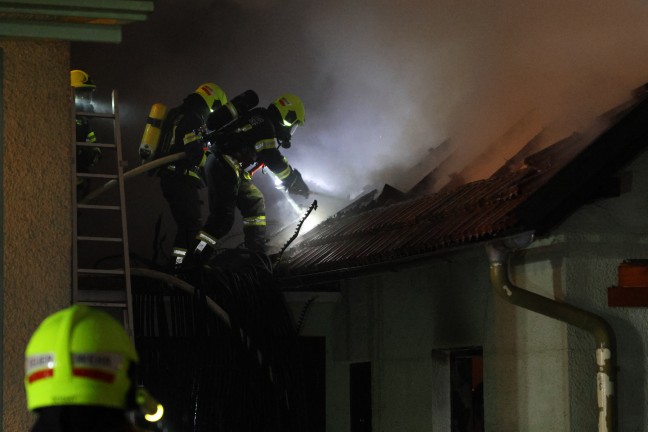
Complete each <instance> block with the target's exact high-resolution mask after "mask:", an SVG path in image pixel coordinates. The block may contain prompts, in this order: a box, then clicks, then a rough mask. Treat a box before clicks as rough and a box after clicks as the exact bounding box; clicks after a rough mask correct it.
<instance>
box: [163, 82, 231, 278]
mask: <svg viewBox="0 0 648 432" xmlns="http://www.w3.org/2000/svg"><path fill="white" fill-rule="evenodd" d="M226 103H227V96H226V95H225V92H224V91H223V90H222V89H221V88H220V87H219V86H217V85H216V84H214V83H205V84H201V85H200V86H199V87H198V88H197V89H196V90H195V91H194V92H193V93H191V94H190V95H188V96H187V97H186V98H185V99H184V101H183V102H182V105H180V106H178V107H176V108H173V109H171V110H170V111H169V113H168V114H167V116H166V119H165V120H164V123H163V126H162V132H161V137H160V143H159V145H158V147H157V150H156V151H157V153H158V156H157V157H162V156H166V155H169V154H172V153H178V152H184V153H185V155H186V159H182V160H179V161H176V162H173V163H171V164H169V165H166V166H164V167H162V168H160V169H159V170H158V175H159V177H160V187H161V188H162V194H163V195H164V198H165V199H166V200H167V202H168V203H169V208H170V210H171V214H172V216H173V219H174V221H175V223H176V226H177V232H176V236H175V240H174V243H173V251H172V257H173V263H174V266H180V265H181V264H182V260H183V258H184V257H185V255H186V253H187V250H188V249H189V248H190V247H195V245H196V243H197V241H196V240H195V238H196V235H197V234H198V232H199V231H200V228H201V226H202V217H201V211H200V204H201V202H200V196H199V189H200V188H201V187H202V179H201V171H202V167H203V166H204V164H205V161H206V158H207V156H206V150H205V148H204V147H203V146H204V143H203V141H202V139H201V137H200V135H199V134H197V133H196V131H197V130H198V129H200V128H201V127H202V126H203V125H204V124H205V122H206V121H207V117H208V116H209V114H210V112H211V111H212V110H215V109H217V108H219V107H221V106H222V105H224V104H226Z"/></svg>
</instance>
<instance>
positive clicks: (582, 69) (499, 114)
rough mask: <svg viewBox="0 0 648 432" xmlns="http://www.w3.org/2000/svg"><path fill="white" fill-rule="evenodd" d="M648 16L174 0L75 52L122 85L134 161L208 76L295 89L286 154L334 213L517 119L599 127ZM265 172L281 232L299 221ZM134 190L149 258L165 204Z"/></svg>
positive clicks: (626, 86)
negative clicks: (299, 106) (116, 37)
mask: <svg viewBox="0 0 648 432" xmlns="http://www.w3.org/2000/svg"><path fill="white" fill-rule="evenodd" d="M566 3H567V4H566ZM646 22H648V3H646V2H645V1H638V0H623V1H609V0H608V1H591V0H590V1H586V0H577V1H570V2H565V1H562V0H549V1H542V2H520V1H519V0H494V1H488V2H486V1H467V0H462V1H456V0H428V1H426V0H402V1H399V2H394V1H382V0H379V1H372V2H367V1H365V2H348V1H342V0H327V1H304V0H302V1H296V0H284V1H275V0H240V1H206V0H182V1H180V0H164V1H157V2H155V11H154V12H153V13H152V14H151V15H150V17H149V19H148V20H147V21H146V22H141V23H132V24H128V25H126V26H125V27H124V30H123V42H122V43H121V44H90V43H73V44H72V61H71V67H72V68H80V69H84V70H86V71H87V72H88V73H90V74H91V76H92V77H93V79H94V80H95V82H96V84H97V85H98V91H97V94H96V99H98V100H102V99H103V100H104V101H107V100H108V99H109V94H110V90H111V89H113V88H114V89H117V90H118V91H119V95H120V100H121V104H120V108H121V113H122V134H123V138H124V146H125V148H126V149H127V151H126V158H127V159H128V161H129V164H130V165H131V167H135V166H138V165H139V159H138V156H137V147H138V146H139V141H140V138H141V134H142V131H143V128H144V124H145V119H146V116H147V115H148V110H149V107H150V105H151V104H152V103H154V102H162V103H165V104H167V105H169V106H170V107H172V106H175V105H178V104H179V103H180V102H181V101H182V99H183V98H184V97H185V96H186V95H187V94H188V93H191V92H192V91H193V90H194V89H195V88H196V87H197V86H198V85H199V84H200V83H202V82H207V81H211V82H215V83H217V84H219V85H220V86H221V87H222V88H223V89H224V90H225V91H226V93H227V94H228V96H230V97H233V96H235V95H237V94H239V93H242V92H243V91H245V90H247V89H253V90H255V91H256V92H257V93H258V94H259V97H260V100H261V105H267V104H269V103H270V102H272V100H274V99H275V98H276V97H278V96H279V95H281V94H282V93H284V92H292V93H295V94H298V95H299V96H300V97H301V98H302V100H303V101H304V104H305V106H306V124H305V125H304V126H303V127H302V128H300V129H298V130H297V132H296V133H295V135H294V137H293V146H292V148H290V149H288V150H286V151H284V152H283V153H284V155H285V156H286V157H287V158H288V160H289V162H290V163H291V164H292V165H293V166H294V167H296V168H298V169H299V170H300V171H301V172H302V174H303V176H304V179H305V180H306V181H307V183H308V184H309V185H310V186H311V189H313V190H314V191H315V192H319V193H321V194H323V195H321V196H319V197H317V196H314V197H313V198H317V199H318V200H320V201H321V202H323V203H325V202H326V199H325V196H326V195H332V196H335V197H338V198H340V201H339V202H337V201H336V202H335V203H334V204H331V205H332V206H333V207H335V206H341V205H343V203H344V202H348V200H349V199H353V198H355V197H357V196H359V195H360V194H362V193H363V191H366V190H370V189H372V188H381V187H382V185H384V184H386V183H387V184H390V185H392V186H394V187H396V188H399V189H400V190H403V191H406V190H407V189H409V188H410V187H412V186H413V185H414V184H415V183H416V182H417V181H418V180H420V179H421V178H422V177H423V176H424V175H425V174H426V173H427V172H428V170H429V169H431V168H433V167H434V163H435V161H436V159H435V157H436V156H435V154H434V151H433V150H434V149H435V148H436V147H437V146H439V145H440V144H441V143H442V142H449V143H450V144H451V145H450V146H449V148H450V149H451V151H450V154H454V155H455V156H454V159H453V163H452V164H451V165H450V166H451V168H450V169H453V170H454V169H461V167H462V166H463V165H464V164H465V163H467V162H468V161H470V160H471V159H472V158H474V157H475V156H476V155H478V154H480V153H481V152H483V151H484V150H485V149H486V148H488V146H490V145H491V144H492V143H494V142H497V141H498V140H499V139H500V138H501V137H502V136H504V135H506V134H507V132H510V130H511V127H513V126H514V125H517V126H518V129H517V132H516V136H517V138H516V139H519V140H520V146H521V145H523V144H524V143H525V140H528V139H529V138H530V137H532V136H533V135H534V134H536V133H537V132H538V131H540V130H543V131H544V132H543V134H544V136H545V140H546V144H551V143H552V142H554V141H556V140H557V139H559V138H562V137H564V136H566V135H568V134H571V133H572V132H574V131H580V130H583V129H586V128H587V127H588V126H590V125H591V124H592V123H593V122H594V121H595V119H596V117H597V116H598V115H599V114H601V113H603V112H605V111H607V110H609V109H611V108H613V107H614V106H616V105H618V104H620V103H622V102H624V101H625V100H627V99H628V98H629V95H630V92H631V90H632V89H634V88H636V87H639V86H640V85H642V84H644V83H645V82H648V60H646V57H645V55H644V53H646V52H647V51H648V26H646ZM520 125H521V126H520ZM453 152H454V153H453ZM510 156H511V155H507V154H502V155H498V157H500V158H501V160H502V161H503V160H505V158H506V157H510ZM426 161H427V163H421V162H426ZM448 174H449V173H448ZM258 177H259V179H257V178H256V177H255V180H257V182H258V183H257V184H258V185H259V186H260V187H261V188H262V190H264V191H266V197H267V201H268V218H269V219H271V220H274V221H275V222H273V223H274V225H273V226H275V227H278V226H281V225H284V224H289V223H290V222H291V221H293V220H295V218H298V215H297V213H295V212H292V211H291V210H287V209H286V208H285V204H286V203H285V199H283V198H282V195H281V194H279V193H278V192H276V191H275V190H274V189H273V188H272V185H271V182H270V181H269V176H258ZM128 188H129V191H128V209H129V224H130V228H131V231H133V230H137V231H138V233H143V232H147V234H146V235H140V236H139V238H137V239H133V238H131V245H132V249H133V248H134V249H136V250H137V249H139V250H144V249H147V250H148V249H150V235H148V231H149V228H148V227H149V226H150V225H151V223H152V222H151V220H154V219H156V218H157V217H158V215H159V214H164V213H165V211H166V208H165V203H164V202H163V201H161V193H160V191H159V188H158V187H157V182H156V180H155V178H149V177H146V178H142V179H138V180H133V181H132V183H130V184H129V186H128ZM311 201H312V200H301V201H298V204H300V205H301V206H302V207H304V206H307V205H308V204H310V202H311ZM278 202H281V203H282V205H281V206H280V205H277V204H275V203H278ZM167 216H168V215H167ZM167 220H168V217H167ZM169 223H170V222H169ZM165 226H166V228H170V225H165ZM234 234H236V233H234ZM131 237H132V236H131ZM237 241H240V239H238V240H237Z"/></svg>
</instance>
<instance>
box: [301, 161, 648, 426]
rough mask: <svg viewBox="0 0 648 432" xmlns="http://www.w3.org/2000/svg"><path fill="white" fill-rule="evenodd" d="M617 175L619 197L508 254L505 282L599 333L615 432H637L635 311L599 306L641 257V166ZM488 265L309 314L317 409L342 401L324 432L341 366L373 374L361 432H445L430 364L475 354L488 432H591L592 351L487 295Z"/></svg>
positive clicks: (588, 339) (351, 288)
mask: <svg viewBox="0 0 648 432" xmlns="http://www.w3.org/2000/svg"><path fill="white" fill-rule="evenodd" d="M626 171H627V172H631V173H632V183H631V189H630V190H629V191H627V192H625V193H624V194H623V195H621V196H620V197H617V198H609V199H604V200H598V201H596V202H594V203H592V204H589V205H586V206H584V207H582V208H581V209H580V210H579V211H578V212H576V213H575V214H574V215H572V216H571V217H570V218H569V219H568V220H567V221H565V222H564V223H563V224H562V225H561V226H560V227H559V229H557V230H556V231H555V232H554V233H553V235H552V236H551V237H549V238H540V239H536V240H535V241H534V243H533V244H532V245H530V246H529V247H528V248H526V249H524V250H522V251H519V252H517V253H516V254H515V255H514V256H513V258H512V260H511V267H510V277H511V280H512V281H513V283H514V284H516V285H517V286H520V287H522V288H524V289H526V290H529V291H532V292H535V293H537V294H540V295H543V296H546V297H549V298H553V299H556V300H557V301H565V302H567V303H569V304H571V305H573V306H575V307H577V308H580V309H582V310H585V311H589V312H592V313H595V314H597V315H599V316H600V317H602V318H603V319H605V320H606V321H607V322H608V323H610V325H611V326H612V328H613V330H614V332H615V335H616V338H617V356H618V358H617V361H618V367H619V369H618V370H619V373H618V376H617V382H616V383H615V394H616V397H617V403H616V407H617V409H618V429H617V430H619V431H628V432H630V431H632V432H635V431H643V432H647V431H648V413H647V410H646V406H647V402H648V356H647V354H648V346H647V338H646V335H647V334H648V308H643V307H610V306H608V288H609V287H611V286H614V285H616V284H617V282H618V267H619V265H620V264H621V263H622V262H623V261H624V260H625V259H646V258H647V257H648V198H647V197H648V155H643V156H641V157H640V158H639V159H637V160H636V161H635V162H634V163H633V164H632V165H631V166H630V167H628V168H627V170H626ZM488 264H489V263H488V261H487V257H486V254H485V252H484V250H483V247H482V246H478V247H475V248H474V249H471V250H467V251H465V252H461V253H457V254H454V255H447V256H444V257H437V258H435V259H433V260H430V261H429V262H427V263H425V264H424V265H423V266H422V267H418V268H414V269H401V270H397V271H393V272H390V273H386V274H375V275H367V276H366V277H362V278H356V279H351V280H347V281H344V282H343V289H342V291H341V295H340V299H339V301H338V302H337V303H336V304H327V305H326V307H324V305H322V304H317V303H316V304H315V307H314V310H315V311H319V312H317V313H315V314H314V315H311V316H310V318H309V320H310V321H309V322H308V323H307V326H306V327H305V328H304V329H305V331H309V332H311V333H312V334H319V335H325V336H326V337H327V346H328V347H331V352H329V353H327V355H329V358H328V364H329V369H327V392H329V393H332V394H329V395H327V397H328V400H329V401H333V400H337V401H340V400H342V401H344V402H342V403H338V404H332V403H329V404H328V405H327V409H328V412H327V419H329V425H328V426H327V430H328V431H333V430H336V431H348V430H349V427H348V424H349V412H348V382H346V381H345V378H344V377H345V376H346V379H347V380H348V367H346V366H347V364H348V363H350V362H353V361H366V360H370V361H371V362H372V365H373V378H372V379H373V382H372V386H373V395H372V397H373V410H374V412H373V430H379V431H395V430H408V431H430V430H432V431H446V430H449V415H450V413H449V408H448V399H449V397H448V396H447V392H448V384H447V380H448V373H447V362H446V361H444V359H443V354H442V353H443V352H444V350H448V349H450V348H457V347H467V346H475V345H479V346H483V350H484V351H483V352H484V383H485V390H484V391H485V394H484V400H485V421H486V430H487V431H498V432H518V431H530V432H535V431H543V432H548V431H552V432H580V431H584V430H598V423H599V416H598V404H597V392H596V390H597V383H596V357H595V349H596V346H595V342H594V337H593V336H592V335H590V334H589V333H588V332H586V331H584V330H581V329H579V328H576V327H573V326H570V325H566V324H564V323H562V322H559V321H557V320H554V319H552V318H548V317H546V316H544V315H541V314H538V313H535V312H530V311H527V310H524V309H522V308H520V307H517V306H513V305H511V304H510V303H508V302H506V301H505V300H503V299H502V298H500V297H499V296H496V295H494V294H493V292H492V288H491V287H490V282H489V279H488ZM327 323H328V324H327ZM331 323H337V324H336V325H333V324H331ZM440 353H441V354H440ZM345 382H346V384H340V383H345ZM335 383H337V384H335ZM345 386H346V387H345ZM439 393H441V394H442V395H441V396H439ZM443 394H445V395H446V396H443ZM340 395H341V396H340ZM345 404H346V405H345ZM333 426H334V427H333Z"/></svg>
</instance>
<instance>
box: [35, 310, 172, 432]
mask: <svg viewBox="0 0 648 432" xmlns="http://www.w3.org/2000/svg"><path fill="white" fill-rule="evenodd" d="M138 363H139V357H138V355H137V352H136V350H135V346H134V345H133V343H132V341H131V340H130V338H129V337H128V335H127V334H126V332H125V331H124V328H123V327H122V326H121V324H120V323H119V322H117V321H116V320H115V319H114V318H112V317H111V316H110V315H108V314H107V313H105V312H103V311H100V310H98V309H95V308H91V307H89V306H83V305H74V306H71V307H68V308H66V309H63V310H60V311H58V312H56V313H54V314H52V315H50V316H49V317H47V318H46V319H45V320H44V321H43V322H42V323H41V324H40V326H39V327H38V328H37V329H36V331H35V332H34V333H33V335H32V337H31V339H30V340H29V343H28V345H27V348H26V350H25V390H26V395H27V408H28V409H29V410H30V411H33V412H35V413H36V414H38V418H37V419H36V422H35V424H34V426H33V427H32V429H31V432H45V431H47V432H87V431H92V432H136V431H141V429H138V428H136V427H135V426H134V425H133V424H132V423H131V422H130V421H129V419H128V417H127V415H128V414H129V413H130V411H132V410H138V409H139V410H140V411H145V412H146V413H147V415H156V414H157V417H158V418H155V419H151V417H148V418H149V419H151V420H152V421H153V420H154V421H157V420H158V419H159V416H160V413H161V412H162V411H163V409H162V406H161V405H159V404H157V402H155V401H153V400H152V398H151V397H150V395H149V394H148V393H147V392H146V391H145V390H144V389H143V388H142V387H139V388H138V387H137V384H136V379H137V378H136V375H137V367H138ZM152 407H154V408H153V409H151V408H152ZM154 411H155V413H154Z"/></svg>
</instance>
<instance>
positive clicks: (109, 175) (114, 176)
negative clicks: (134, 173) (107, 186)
mask: <svg viewBox="0 0 648 432" xmlns="http://www.w3.org/2000/svg"><path fill="white" fill-rule="evenodd" d="M76 175H77V177H88V178H108V179H116V178H117V174H94V173H76Z"/></svg>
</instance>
